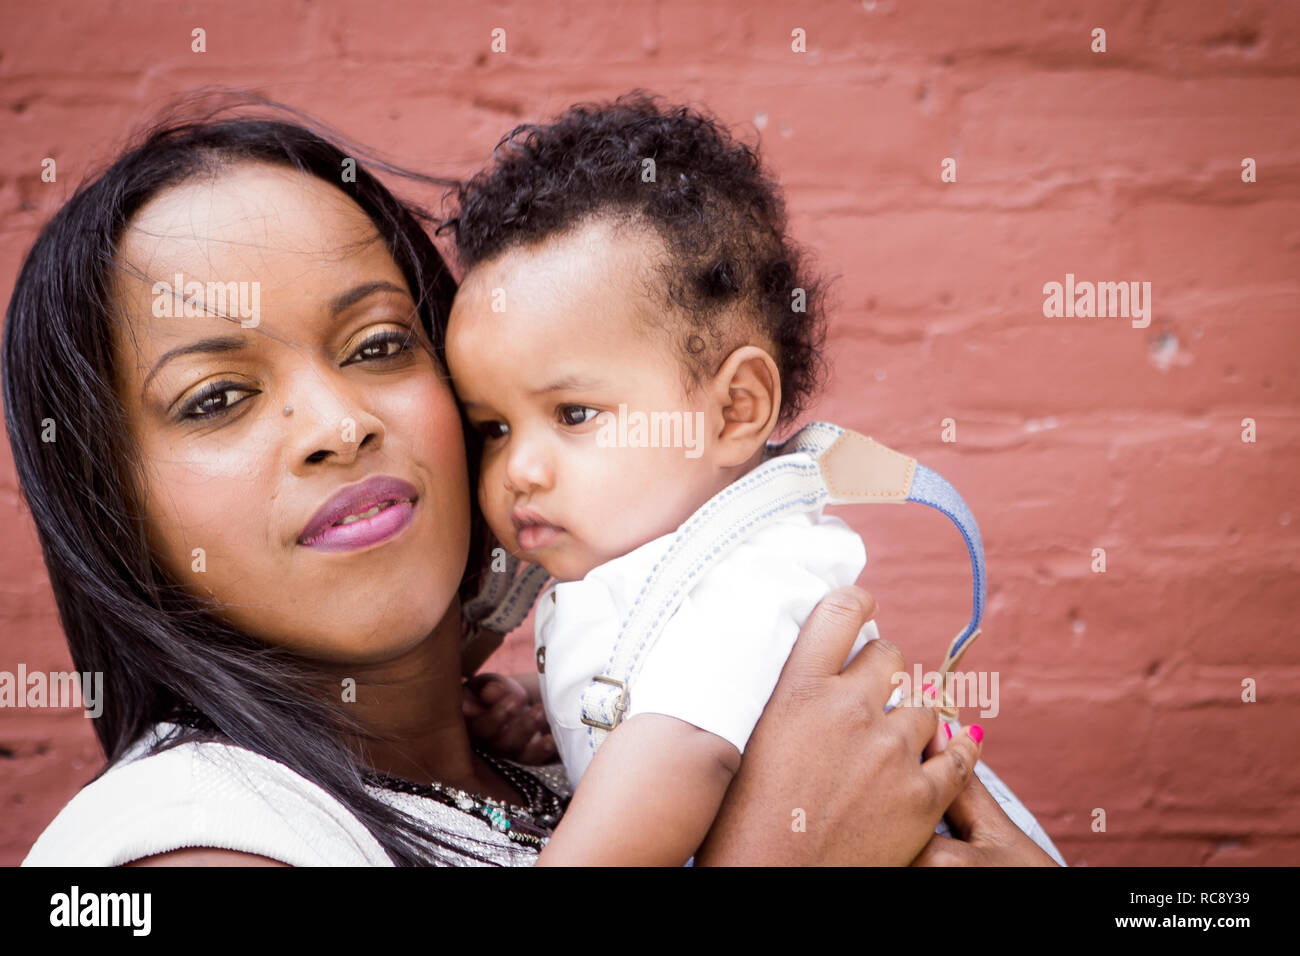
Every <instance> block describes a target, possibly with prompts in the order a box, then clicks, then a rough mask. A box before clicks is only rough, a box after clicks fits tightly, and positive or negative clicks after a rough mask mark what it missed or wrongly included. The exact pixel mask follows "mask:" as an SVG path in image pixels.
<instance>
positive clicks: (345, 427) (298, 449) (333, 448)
mask: <svg viewBox="0 0 1300 956" xmlns="http://www.w3.org/2000/svg"><path fill="white" fill-rule="evenodd" d="M283 405H284V406H285V407H288V408H290V409H291V412H290V414H289V415H288V416H286V417H285V421H286V422H288V428H289V432H290V435H291V436H292V437H291V438H290V443H291V444H290V448H291V454H292V459H293V462H294V465H293V467H294V468H296V469H305V468H307V467H309V466H311V465H314V464H316V463H318V462H322V461H325V460H333V461H334V462H336V463H337V464H341V465H347V464H351V463H352V462H353V461H355V460H356V457H357V455H358V453H359V452H360V450H361V447H362V446H363V445H364V446H365V447H367V448H369V449H370V450H371V451H377V450H378V449H379V448H380V447H382V445H383V443H384V435H385V432H384V425H383V422H382V421H381V420H380V419H379V417H378V416H377V415H375V414H374V413H373V412H371V411H370V410H369V409H368V407H367V405H366V403H365V401H364V400H363V399H362V398H361V396H359V395H354V394H353V393H352V390H350V389H349V388H348V387H347V385H346V383H343V384H335V385H332V386H331V385H329V384H326V383H320V382H316V383H314V384H313V386H312V387H310V388H306V387H300V388H296V389H293V390H291V391H290V392H289V393H286V395H285V398H284V402H283ZM272 407H273V408H275V409H276V411H275V414H277V415H281V414H282V412H280V411H279V405H278V404H276V405H273V406H272Z"/></svg>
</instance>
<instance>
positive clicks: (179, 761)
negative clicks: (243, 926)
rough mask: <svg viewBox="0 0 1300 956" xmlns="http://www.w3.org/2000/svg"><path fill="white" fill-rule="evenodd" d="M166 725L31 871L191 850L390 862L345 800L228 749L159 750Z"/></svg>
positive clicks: (298, 862)
mask: <svg viewBox="0 0 1300 956" xmlns="http://www.w3.org/2000/svg"><path fill="white" fill-rule="evenodd" d="M175 729H176V728H175V727H174V725H170V724H159V725H157V726H156V727H155V728H154V729H153V731H152V732H151V733H149V734H147V735H146V736H145V737H144V738H142V739H141V740H140V741H138V742H137V743H136V744H135V745H134V746H133V747H132V748H131V749H130V750H129V751H128V752H127V753H125V754H124V755H123V756H122V758H121V759H119V760H118V761H117V762H116V763H115V764H114V765H113V766H112V767H110V768H109V769H108V770H107V771H105V772H104V773H103V774H102V775H101V776H100V777H99V778H97V779H96V780H94V781H92V782H91V783H89V784H87V785H86V786H85V787H84V788H82V790H81V791H80V792H79V793H77V795H76V796H74V797H73V798H72V800H71V801H69V803H68V804H67V806H65V807H64V808H63V810H61V811H60V812H59V814H58V816H56V817H55V818H54V820H53V821H52V822H51V823H50V825H49V826H48V827H46V828H45V831H44V832H43V833H42V834H41V835H40V837H39V838H38V839H37V841H36V843H35V844H34V845H33V847H32V849H31V851H30V852H29V853H28V855H27V858H26V859H25V860H24V861H23V865H24V866H66V865H76V866H119V865H122V864H124V863H129V862H131V861H133V860H138V859H141V858H143V857H147V856H152V855H155V854H158V853H166V852H169V851H171V850H176V849H181V848H184V847H215V848H218V849H226V850H236V851H240V852H244V853H253V854H257V855H259V856H266V857H270V858H271V859H275V860H280V861H283V862H285V863H290V864H293V865H295V866H322V865H361V866H364V865H380V866H383V865H389V864H390V863H391V861H390V860H389V858H388V856H387V854H386V853H385V852H384V850H383V848H382V847H381V846H380V844H379V842H378V841H377V840H375V838H374V837H373V836H372V835H371V834H370V832H369V831H368V830H367V829H366V828H365V827H364V826H363V825H362V823H361V822H360V821H359V820H358V819H357V818H356V817H355V816H354V815H353V814H352V813H350V812H349V811H348V810H347V808H346V807H344V806H343V805H342V804H341V803H339V801H337V800H336V799H334V798H333V797H331V796H330V795H329V794H328V793H326V792H325V791H324V790H322V789H321V788H320V787H318V786H317V785H315V784H313V783H312V782H311V781H309V780H307V779H306V778H304V777H302V776H301V775H299V774H297V773H295V772H294V771H293V770H291V769H290V768H289V767H287V766H285V765H284V764H281V763H278V762H277V761H274V760H271V759H270V758H268V757H264V756H262V755H260V754H256V753H253V752H251V751H248V750H245V749H243V748H240V747H235V746H232V745H229V744H224V743H220V742H197V741H196V742H187V743H181V744H177V745H175V746H172V747H169V748H167V749H163V750H160V751H158V752H151V751H152V750H153V747H154V746H155V745H156V744H157V743H158V742H159V741H160V740H162V739H164V738H165V737H166V736H167V735H169V734H170V733H172V732H174V730H175Z"/></svg>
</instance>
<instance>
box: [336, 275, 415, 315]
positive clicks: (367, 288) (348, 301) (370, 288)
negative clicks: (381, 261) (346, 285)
mask: <svg viewBox="0 0 1300 956" xmlns="http://www.w3.org/2000/svg"><path fill="white" fill-rule="evenodd" d="M376 292H397V293H400V294H401V295H404V296H407V297H409V296H410V294H411V293H410V292H408V291H407V290H406V289H403V288H402V287H401V286H400V285H394V284H393V283H391V282H388V281H387V280H384V279H380V280H379V281H378V282H364V283H362V284H361V285H359V286H356V287H354V288H351V289H349V290H348V291H347V292H344V293H342V294H341V295H338V296H335V298H334V299H333V300H332V301H331V302H330V313H331V314H333V315H338V314H339V313H340V312H342V311H343V310H344V309H346V308H348V307H349V306H353V305H356V304H357V303H358V302H360V301H361V300H362V299H364V298H365V297H366V296H368V295H374V294H375V293H376Z"/></svg>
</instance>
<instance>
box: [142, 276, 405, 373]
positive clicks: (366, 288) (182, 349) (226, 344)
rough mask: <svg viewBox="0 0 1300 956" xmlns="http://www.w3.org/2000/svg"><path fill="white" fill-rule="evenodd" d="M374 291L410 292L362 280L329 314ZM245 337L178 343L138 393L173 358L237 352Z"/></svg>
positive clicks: (336, 300) (337, 299) (339, 297)
mask: <svg viewBox="0 0 1300 956" xmlns="http://www.w3.org/2000/svg"><path fill="white" fill-rule="evenodd" d="M376 292H397V293H400V294H401V295H404V296H408V297H409V296H410V293H409V292H408V291H407V290H406V289H403V288H402V287H401V286H399V285H394V284H393V283H391V282H388V281H386V280H382V279H381V280H379V281H377V282H364V283H362V284H361V285H359V286H355V287H353V288H351V289H349V290H348V291H347V292H344V293H341V294H340V295H337V296H335V297H334V298H333V299H332V300H330V314H331V315H338V314H339V313H340V312H342V311H343V310H344V309H347V308H349V307H350V306H353V305H356V304H357V303H358V302H360V301H361V300H362V299H364V298H365V297H366V296H368V295H374V294H375V293H376ZM247 341H248V340H247V338H245V337H243V336H238V335H221V336H217V337H215V338H210V339H199V341H197V342H190V343H189V344H188V345H180V346H177V347H176V348H174V349H171V350H169V351H167V352H165V353H164V354H163V356H162V358H160V359H159V360H158V362H157V364H155V365H154V367H153V369H152V370H150V372H149V374H148V375H146V376H145V379H144V385H142V386H141V387H140V395H141V396H143V395H144V394H145V393H146V392H147V391H148V390H149V383H150V382H151V381H153V377H154V376H155V375H157V374H158V372H159V371H160V370H161V369H162V367H163V366H164V365H166V364H167V363H168V362H170V361H171V360H172V359H174V358H180V357H181V356H182V355H193V354H195V353H204V354H210V355H215V354H221V353H223V352H238V351H239V350H240V349H242V348H243V347H244V346H245V345H246V344H247Z"/></svg>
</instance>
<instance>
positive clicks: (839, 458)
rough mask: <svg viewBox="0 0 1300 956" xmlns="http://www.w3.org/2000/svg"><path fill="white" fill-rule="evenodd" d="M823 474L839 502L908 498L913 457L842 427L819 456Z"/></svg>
mask: <svg viewBox="0 0 1300 956" xmlns="http://www.w3.org/2000/svg"><path fill="white" fill-rule="evenodd" d="M821 466H822V474H823V475H824V476H825V478H826V487H827V488H829V489H830V492H831V495H832V496H833V497H834V498H836V499H838V500H840V501H897V502H903V501H906V500H907V496H908V494H909V493H910V492H911V490H912V475H913V474H914V473H915V472H916V459H915V458H909V457H908V456H907V455H904V454H902V453H901V452H896V451H894V450H893V449H892V448H886V447H885V446H884V445H882V444H880V442H878V441H875V440H874V439H871V438H867V437H866V436H865V435H859V434H858V433H857V432H853V431H848V430H847V429H846V430H845V432H844V434H843V435H841V436H840V437H839V438H837V439H835V444H833V445H831V447H830V448H827V449H826V451H824V452H823V453H822V456H821Z"/></svg>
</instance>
